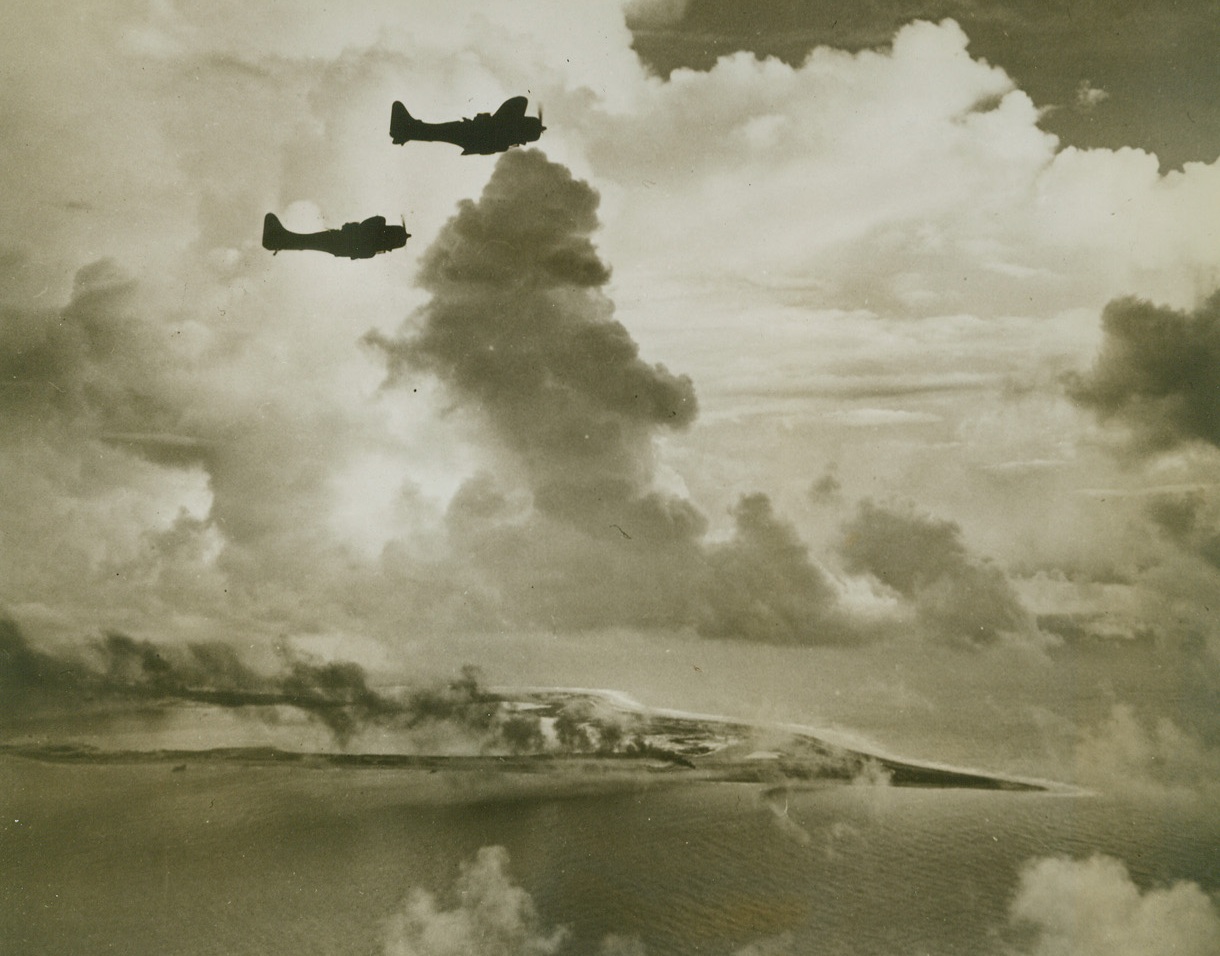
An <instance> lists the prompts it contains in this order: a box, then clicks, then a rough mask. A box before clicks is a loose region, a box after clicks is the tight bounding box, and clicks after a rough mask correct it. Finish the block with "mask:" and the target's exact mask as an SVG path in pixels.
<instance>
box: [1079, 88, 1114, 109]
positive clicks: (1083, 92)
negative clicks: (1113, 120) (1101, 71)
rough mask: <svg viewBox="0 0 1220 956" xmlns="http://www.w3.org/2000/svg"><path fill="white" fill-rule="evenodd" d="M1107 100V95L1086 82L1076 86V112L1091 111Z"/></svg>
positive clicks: (1108, 96) (1108, 95)
mask: <svg viewBox="0 0 1220 956" xmlns="http://www.w3.org/2000/svg"><path fill="white" fill-rule="evenodd" d="M1109 98H1110V94H1109V93H1107V92H1106V91H1105V90H1103V89H1100V88H1099V87H1096V86H1094V85H1093V84H1092V83H1090V82H1089V81H1088V80H1081V81H1080V83H1079V84H1078V85H1077V86H1076V109H1078V110H1082V111H1088V110H1091V109H1093V108H1094V107H1096V106H1098V105H1099V104H1101V103H1104V102H1105V101H1106V100H1108V99H1109Z"/></svg>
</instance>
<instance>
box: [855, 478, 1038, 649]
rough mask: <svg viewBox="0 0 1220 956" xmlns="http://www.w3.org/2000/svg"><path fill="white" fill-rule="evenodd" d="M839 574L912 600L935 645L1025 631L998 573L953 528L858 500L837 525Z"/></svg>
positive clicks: (1013, 594)
mask: <svg viewBox="0 0 1220 956" xmlns="http://www.w3.org/2000/svg"><path fill="white" fill-rule="evenodd" d="M839 550H840V552H841V553H842V555H843V558H844V563H845V565H846V567H847V570H849V571H852V572H855V573H859V572H866V573H868V574H871V575H873V576H874V577H875V578H877V579H878V580H879V581H880V582H881V583H882V584H885V585H886V586H887V587H890V588H892V589H893V590H894V591H896V592H898V593H899V594H900V595H902V596H903V597H904V598H907V599H908V600H910V601H911V602H912V604H913V605H914V607H915V610H916V613H917V615H918V617H919V619H920V621H921V622H923V624H924V625H925V626H926V627H927V628H928V630H929V632H930V635H931V636H932V637H934V638H936V639H939V640H943V641H946V642H948V643H954V644H966V645H971V644H989V643H992V642H994V641H995V640H997V639H998V638H999V637H1000V636H1001V635H1002V634H1006V633H1017V632H1021V631H1024V630H1026V629H1027V628H1029V627H1030V621H1029V616H1028V614H1027V613H1026V611H1025V609H1024V608H1023V607H1022V606H1021V602H1020V599H1019V598H1018V597H1017V594H1016V592H1015V591H1014V590H1013V589H1012V585H1011V584H1009V582H1008V579H1007V578H1005V577H1004V574H1003V572H1002V571H1001V570H1000V569H999V568H997V567H995V566H994V565H992V564H988V563H986V562H984V561H980V560H979V559H978V558H976V557H975V556H974V555H972V554H971V553H970V552H969V550H968V549H967V548H966V545H965V543H964V542H963V541H962V538H961V528H959V527H958V526H957V525H956V524H954V523H953V522H951V521H942V520H939V519H937V518H933V517H931V516H928V515H921V514H917V513H915V511H914V510H913V509H911V508H898V509H895V508H887V507H885V506H883V505H878V504H876V503H875V502H873V501H869V500H867V499H866V500H864V501H862V502H860V505H859V507H858V509H857V511H856V514H855V516H854V517H853V518H852V519H851V520H850V521H848V522H847V523H846V524H845V525H844V527H843V540H842V543H841V545H840V548H839Z"/></svg>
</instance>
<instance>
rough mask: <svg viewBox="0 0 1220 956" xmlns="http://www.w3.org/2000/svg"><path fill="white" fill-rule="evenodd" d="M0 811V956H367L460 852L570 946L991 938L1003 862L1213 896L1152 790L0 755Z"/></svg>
mask: <svg viewBox="0 0 1220 956" xmlns="http://www.w3.org/2000/svg"><path fill="white" fill-rule="evenodd" d="M0 812H2V813H3V815H4V816H3V821H2V825H0V952H3V953H4V954H27V953H28V954H40V956H41V954H47V956H52V954H64V956H69V954H70V956H80V954H91V953H122V954H125V956H140V954H148V956H170V954H200V956H203V954H225V956H246V954H260V956H270V954H285V956H288V954H291V956H306V954H327V956H339V954H359V956H371V954H378V953H383V952H384V951H385V940H386V936H387V925H388V920H389V918H390V917H391V916H392V915H393V914H394V913H396V912H398V911H400V910H401V909H402V907H403V905H404V900H406V899H407V897H408V894H409V893H410V892H411V890H412V889H413V888H420V889H424V890H427V891H429V892H431V893H433V894H435V897H436V907H437V908H439V909H445V908H447V907H452V906H457V905H458V904H459V903H460V902H461V901H460V900H458V899H456V898H455V897H453V896H452V895H451V890H452V887H453V885H454V881H455V879H457V877H458V874H459V867H460V865H461V864H462V863H463V862H469V861H471V860H473V859H474V858H475V856H476V854H477V853H478V851H479V850H480V849H481V848H483V847H489V846H499V847H503V848H504V849H505V851H506V852H507V869H506V875H507V876H508V877H509V878H511V881H512V882H513V883H515V884H517V885H519V886H520V887H522V888H523V889H524V891H525V892H527V893H528V894H529V896H530V898H531V899H532V902H533V905H534V907H535V909H536V914H537V920H538V924H539V926H540V927H542V928H544V929H551V928H554V927H557V926H559V925H566V926H567V927H568V936H567V938H566V942H565V944H564V946H563V947H562V949H561V950H560V952H562V953H572V954H594V953H597V952H598V951H599V947H600V946H601V945H602V943H603V941H604V940H605V939H606V937H607V936H611V935H614V936H618V937H621V938H623V937H625V938H628V939H633V940H638V943H639V945H641V946H642V947H643V948H644V950H645V951H646V952H647V954H648V956H657V954H696V953H698V954H716V956H720V954H724V956H728V954H733V953H737V952H738V951H740V950H741V949H743V947H747V946H749V945H750V944H766V943H767V941H770V940H774V939H775V938H777V937H778V938H781V939H782V940H784V942H785V947H786V948H785V949H784V951H785V952H791V953H802V954H803V953H811V954H814V953H816V954H840V953H841V954H885V956H913V954H929V956H931V954H935V956H953V954H963V956H965V954H970V956H980V954H990V953H1001V952H1003V948H1004V946H1005V945H1006V944H1008V943H1010V942H1011V940H1010V939H1009V934H1010V933H1011V928H1010V926H1009V921H1008V911H1009V906H1010V903H1011V901H1012V898H1013V895H1014V893H1015V891H1016V888H1017V884H1018V879H1019V874H1020V872H1021V868H1022V866H1023V865H1024V864H1025V863H1026V862H1027V861H1029V860H1032V859H1036V858H1041V857H1046V856H1057V855H1067V856H1070V857H1073V858H1076V859H1083V858H1087V857H1089V856H1090V855H1092V854H1094V853H1104V854H1107V855H1110V856H1114V857H1117V858H1119V859H1120V860H1122V861H1124V863H1125V864H1126V865H1127V866H1128V868H1129V871H1130V874H1131V877H1132V878H1133V880H1134V881H1135V882H1136V884H1137V885H1139V886H1140V887H1141V888H1147V887H1150V886H1165V885H1168V884H1171V883H1173V882H1175V881H1178V880H1184V879H1185V880H1191V881H1194V882H1196V883H1198V884H1199V885H1200V886H1201V887H1202V888H1203V889H1204V890H1205V891H1207V892H1209V893H1212V894H1215V893H1216V892H1217V891H1218V890H1220V860H1218V858H1217V851H1216V848H1217V847H1220V823H1218V819H1217V818H1218V816H1220V815H1218V814H1217V813H1216V812H1215V811H1214V809H1213V808H1211V807H1208V806H1204V805H1202V804H1200V803H1198V802H1195V801H1192V800H1189V799H1171V798H1168V797H1166V798H1157V799H1153V798H1149V797H1145V798H1142V799H1140V800H1131V801H1118V800H1114V799H1110V798H1107V797H1104V796H1095V795H1094V796H1088V795H1065V794H1045V793H1007V792H983V791H968V790H943V789H899V788H886V787H872V786H825V787H821V788H815V789H809V790H794V791H787V792H785V791H774V790H773V791H767V790H765V789H764V788H762V787H759V786H755V785H741V784H710V785H689V784H681V785H667V783H666V782H665V780H664V779H663V778H658V779H656V780H645V781H643V782H641V783H631V784H619V785H618V786H616V787H613V788H612V789H611V790H610V792H605V793H595V794H590V793H583V794H573V793H569V794H566V795H564V794H559V793H553V792H550V789H549V785H548V784H545V783H539V781H537V780H534V781H529V780H524V779H522V780H513V779H507V780H499V781H497V780H489V779H486V778H483V779H480V777H479V775H472V774H466V775H464V774H448V773H444V772H442V773H439V774H427V773H424V772H421V771H418V770H411V771H406V770H385V769H336V768H322V767H317V768H314V767H305V766H292V767H283V766H237V765H207V764H202V763H200V764H189V765H187V766H186V767H185V769H181V768H179V769H177V770H175V769H174V767H172V766H170V765H168V764H164V763H161V764H156V763H154V764H128V765H99V764H53V763H42V762H38V761H32V760H27V759H24V758H17V757H0ZM637 951H638V950H637ZM472 956H478V954H477V953H475V954H472Z"/></svg>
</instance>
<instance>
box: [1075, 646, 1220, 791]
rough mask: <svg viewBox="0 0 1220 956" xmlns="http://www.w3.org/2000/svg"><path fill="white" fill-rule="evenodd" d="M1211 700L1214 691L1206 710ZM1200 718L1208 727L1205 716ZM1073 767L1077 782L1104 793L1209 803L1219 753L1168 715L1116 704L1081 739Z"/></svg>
mask: <svg viewBox="0 0 1220 956" xmlns="http://www.w3.org/2000/svg"><path fill="white" fill-rule="evenodd" d="M1167 656H1168V655H1165V654H1160V655H1158V657H1159V658H1165V657H1167ZM1195 666H1196V667H1197V666H1198V665H1197V664H1196V665H1195ZM1179 683H1181V682H1179ZM1180 692H1181V693H1182V696H1183V703H1182V705H1181V706H1180V709H1181V710H1182V711H1183V712H1184V714H1185V715H1187V716H1189V711H1190V709H1191V702H1190V700H1189V694H1188V692H1187V690H1186V689H1185V688H1183V689H1182V691H1180ZM1214 698H1215V693H1214V691H1213V692H1212V693H1210V694H1206V695H1205V696H1204V699H1203V701H1201V703H1202V705H1203V706H1204V707H1206V706H1207V703H1208V702H1209V701H1214ZM1202 717H1203V720H1204V721H1205V722H1206V720H1207V719H1208V714H1207V713H1204V714H1203V715H1202ZM1210 729H1211V730H1212V732H1213V733H1214V727H1213V728H1210ZM1203 732H1204V733H1206V728H1205V729H1204V731H1203ZM1073 767H1074V769H1075V772H1076V774H1077V775H1078V779H1079V780H1080V782H1081V783H1083V784H1085V785H1088V786H1094V787H1099V788H1103V789H1105V790H1106V791H1108V792H1116V793H1153V794H1157V793H1164V792H1166V791H1180V792H1193V793H1197V794H1201V795H1203V796H1205V797H1206V798H1207V799H1212V798H1213V797H1214V796H1215V795H1216V792H1215V791H1216V781H1217V779H1220V749H1218V748H1217V747H1216V746H1215V745H1214V739H1213V745H1212V746H1210V747H1209V746H1208V744H1207V742H1206V738H1205V737H1203V736H1200V735H1199V734H1197V733H1195V732H1192V731H1190V730H1186V729H1183V728H1182V727H1180V726H1179V725H1178V724H1177V723H1176V722H1175V721H1174V720H1172V719H1171V718H1169V717H1167V716H1160V717H1152V718H1149V717H1147V716H1141V715H1140V714H1139V713H1137V711H1136V709H1135V708H1134V707H1132V706H1130V705H1129V704H1115V705H1114V707H1113V709H1112V710H1111V712H1110V715H1109V717H1108V718H1107V719H1106V720H1104V721H1102V722H1101V723H1099V724H1098V725H1097V726H1095V727H1091V728H1087V729H1085V730H1083V731H1082V732H1081V733H1080V734H1079V737H1078V740H1077V744H1076V749H1075V759H1074V761H1073Z"/></svg>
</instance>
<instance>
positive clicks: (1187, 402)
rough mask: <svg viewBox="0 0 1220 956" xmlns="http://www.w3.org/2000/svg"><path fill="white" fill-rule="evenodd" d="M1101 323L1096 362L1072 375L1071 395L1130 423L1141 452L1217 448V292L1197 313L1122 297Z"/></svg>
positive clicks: (1219, 386)
mask: <svg viewBox="0 0 1220 956" xmlns="http://www.w3.org/2000/svg"><path fill="white" fill-rule="evenodd" d="M1102 326H1103V329H1104V335H1105V337H1104V339H1103V342H1102V346H1101V352H1100V353H1099V354H1098V356H1097V361H1096V362H1095V363H1094V365H1093V368H1092V370H1091V371H1090V372H1088V373H1086V374H1084V375H1074V376H1072V377H1070V378H1069V380H1068V383H1067V385H1068V395H1069V397H1071V399H1072V400H1073V401H1074V402H1076V404H1078V405H1080V406H1082V407H1083V408H1088V409H1092V410H1093V411H1094V412H1095V413H1096V414H1097V416H1098V417H1099V418H1100V419H1101V420H1102V421H1117V422H1120V423H1122V424H1124V425H1126V426H1127V427H1128V428H1130V429H1131V433H1132V445H1133V449H1134V450H1135V451H1136V452H1139V453H1148V452H1156V451H1164V450H1167V449H1169V448H1173V447H1174V446H1176V445H1180V444H1183V443H1186V442H1192V441H1202V442H1206V443H1208V444H1210V445H1214V446H1217V447H1220V292H1216V293H1214V294H1213V295H1212V296H1211V298H1209V299H1208V300H1207V301H1206V302H1204V303H1203V305H1201V306H1200V307H1199V308H1198V309H1196V310H1195V311H1193V312H1179V311H1176V310H1174V309H1167V308H1163V307H1161V306H1156V305H1153V304H1152V303H1150V302H1144V301H1142V300H1140V299H1117V300H1115V301H1113V302H1111V303H1110V304H1109V305H1107V306H1106V308H1105V311H1104V312H1103V313H1102Z"/></svg>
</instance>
